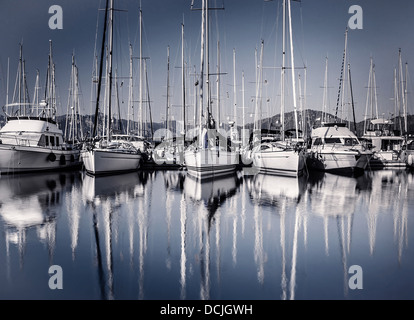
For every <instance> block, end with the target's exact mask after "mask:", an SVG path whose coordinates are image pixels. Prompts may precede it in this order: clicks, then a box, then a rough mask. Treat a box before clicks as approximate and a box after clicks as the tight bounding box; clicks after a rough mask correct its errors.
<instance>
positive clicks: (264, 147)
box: [260, 145, 269, 151]
mask: <svg viewBox="0 0 414 320" xmlns="http://www.w3.org/2000/svg"><path fill="white" fill-rule="evenodd" d="M267 149H269V146H268V145H262V146H260V151H263V150H267Z"/></svg>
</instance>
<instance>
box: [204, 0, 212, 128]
mask: <svg viewBox="0 0 414 320" xmlns="http://www.w3.org/2000/svg"><path fill="white" fill-rule="evenodd" d="M205 6H206V8H205V15H206V21H205V22H206V52H205V54H206V86H207V119H208V128H209V129H211V123H210V120H211V91H210V90H211V88H210V55H209V15H208V0H205Z"/></svg>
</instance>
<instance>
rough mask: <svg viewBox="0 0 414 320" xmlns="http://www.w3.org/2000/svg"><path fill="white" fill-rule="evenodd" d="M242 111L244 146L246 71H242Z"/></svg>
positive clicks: (243, 140)
mask: <svg viewBox="0 0 414 320" xmlns="http://www.w3.org/2000/svg"><path fill="white" fill-rule="evenodd" d="M242 92H243V93H242V109H243V113H242V115H243V116H242V121H243V128H242V146H244V145H245V116H244V114H245V109H244V108H245V106H244V71H242Z"/></svg>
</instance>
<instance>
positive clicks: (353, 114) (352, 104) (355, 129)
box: [348, 63, 357, 134]
mask: <svg viewBox="0 0 414 320" xmlns="http://www.w3.org/2000/svg"><path fill="white" fill-rule="evenodd" d="M348 78H349V89H350V94H351V106H352V117H353V120H354V131H355V134H357V127H356V117H355V105H354V93H353V91H352V80H351V67H350V65H349V63H348Z"/></svg>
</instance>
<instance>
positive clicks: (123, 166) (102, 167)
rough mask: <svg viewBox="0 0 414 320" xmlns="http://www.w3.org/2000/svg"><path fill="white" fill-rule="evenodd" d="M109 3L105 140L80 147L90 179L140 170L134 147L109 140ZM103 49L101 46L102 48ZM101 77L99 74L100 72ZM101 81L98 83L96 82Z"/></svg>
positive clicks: (97, 105)
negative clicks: (93, 176) (101, 175)
mask: <svg viewBox="0 0 414 320" xmlns="http://www.w3.org/2000/svg"><path fill="white" fill-rule="evenodd" d="M113 11H114V8H113V0H111V1H110V7H109V8H108V7H107V8H106V12H105V15H106V16H105V26H104V34H103V42H104V43H105V34H106V19H107V17H108V16H109V24H108V29H109V36H108V42H109V49H108V54H109V57H108V66H107V75H106V79H107V81H108V84H107V90H106V93H107V96H106V104H107V105H106V106H105V107H106V108H107V115H108V116H107V118H108V123H107V125H106V136H103V137H102V138H100V139H98V140H94V141H93V142H92V143H87V144H85V145H84V148H83V150H82V153H81V155H82V160H83V163H84V166H85V169H86V171H87V172H88V173H90V174H93V175H98V174H111V173H119V172H126V171H133V170H137V169H138V168H139V166H140V161H141V152H140V151H139V150H138V149H137V148H135V147H134V145H133V144H132V143H131V142H130V141H125V140H119V139H117V140H113V139H112V128H111V125H112V121H111V120H112V112H111V90H112V44H113V43H112V42H113V34H112V33H113ZM102 48H104V45H103V46H102ZM103 51H104V50H103V49H102V52H101V70H102V58H103ZM100 73H101V72H100ZM99 81H101V79H99ZM99 92H100V85H98V94H97V102H96V111H95V125H94V133H93V136H94V137H95V133H96V128H97V116H98V110H99Z"/></svg>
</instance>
